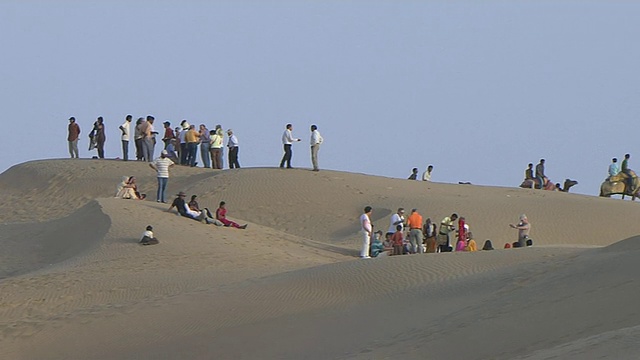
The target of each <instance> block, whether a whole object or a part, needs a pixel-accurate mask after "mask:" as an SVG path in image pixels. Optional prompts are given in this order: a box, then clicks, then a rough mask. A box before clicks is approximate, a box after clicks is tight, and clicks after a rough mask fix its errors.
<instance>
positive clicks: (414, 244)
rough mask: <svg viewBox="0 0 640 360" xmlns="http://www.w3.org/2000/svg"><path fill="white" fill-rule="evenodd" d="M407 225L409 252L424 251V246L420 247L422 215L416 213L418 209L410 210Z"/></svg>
mask: <svg viewBox="0 0 640 360" xmlns="http://www.w3.org/2000/svg"><path fill="white" fill-rule="evenodd" d="M407 227H408V228H409V242H410V243H411V253H412V254H415V253H418V254H422V253H424V248H423V247H422V238H423V235H422V215H420V213H418V209H413V210H411V215H409V218H408V219H407Z"/></svg>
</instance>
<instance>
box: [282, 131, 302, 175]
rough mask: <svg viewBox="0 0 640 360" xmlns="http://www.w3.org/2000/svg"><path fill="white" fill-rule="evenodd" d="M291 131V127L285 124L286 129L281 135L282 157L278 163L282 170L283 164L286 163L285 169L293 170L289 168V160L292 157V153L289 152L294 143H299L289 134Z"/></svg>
mask: <svg viewBox="0 0 640 360" xmlns="http://www.w3.org/2000/svg"><path fill="white" fill-rule="evenodd" d="M291 130H293V125H291V124H287V129H286V130H285V131H284V133H283V134H282V145H284V156H283V157H282V160H281V161H280V167H281V168H284V163H285V162H286V163H287V169H293V167H291V158H292V157H293V152H292V151H291V144H293V143H294V142H296V141H300V139H294V138H293V134H292V133H291Z"/></svg>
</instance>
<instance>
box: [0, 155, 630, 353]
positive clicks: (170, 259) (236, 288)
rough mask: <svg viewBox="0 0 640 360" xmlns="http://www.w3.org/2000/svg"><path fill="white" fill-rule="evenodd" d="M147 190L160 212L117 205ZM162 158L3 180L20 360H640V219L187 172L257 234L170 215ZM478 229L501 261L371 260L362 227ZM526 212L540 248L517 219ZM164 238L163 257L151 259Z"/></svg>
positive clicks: (340, 183)
mask: <svg viewBox="0 0 640 360" xmlns="http://www.w3.org/2000/svg"><path fill="white" fill-rule="evenodd" d="M124 175H135V176H136V177H137V178H138V184H139V187H140V189H141V190H142V192H145V193H147V194H148V195H149V198H148V199H147V200H145V201H133V200H121V199H115V198H113V196H114V194H115V191H116V186H117V184H118V182H119V180H120V178H121V177H122V176H124ZM155 188H156V180H155V172H154V171H153V170H152V169H150V168H149V167H148V165H147V164H146V163H141V162H134V161H131V162H123V161H116V160H103V161H100V160H75V161H74V160H48V161H33V162H28V163H25V164H20V165H16V166H14V167H12V168H10V169H9V170H7V171H6V172H4V173H3V174H1V175H0V189H1V191H2V194H3V195H4V201H3V202H2V203H1V204H0V207H1V208H0V246H1V247H2V252H0V329H2V330H0V343H1V344H2V346H0V358H2V359H302V358H304V359H328V358H331V359H425V358H426V359H463V358H464V359H514V358H517V359H548V358H559V359H590V358H611V359H626V358H629V359H633V358H635V357H634V356H636V355H637V354H638V353H640V346H638V345H637V341H635V340H634V339H636V338H637V335H638V333H639V330H638V329H639V328H640V316H639V315H638V314H637V312H636V311H635V302H636V299H637V298H638V296H639V295H640V290H638V286H637V284H636V279H635V278H636V274H637V273H638V271H639V270H640V265H638V264H639V263H638V261H637V259H638V256H640V223H638V222H637V221H636V219H637V218H638V217H639V215H640V205H639V204H638V203H632V202H630V201H621V200H617V199H604V198H597V197H590V196H583V195H576V194H569V193H560V192H548V191H541V190H530V189H520V188H498V187H486V186H473V185H471V186H470V185H454V184H440V183H425V182H418V181H408V180H399V179H390V178H383V177H375V176H368V175H362V174H352V173H345V172H335V171H320V172H317V173H316V172H311V171H308V170H305V169H294V170H281V169H277V168H275V169H274V168H249V169H238V170H224V171H219V170H216V171H213V170H210V169H201V168H187V167H175V168H173V169H172V172H171V179H170V181H169V193H170V194H172V195H173V194H175V193H177V192H178V191H185V192H186V193H187V194H189V195H191V194H197V195H198V201H199V203H200V205H201V206H206V207H209V208H211V209H215V208H216V207H217V204H218V202H219V201H221V200H224V201H226V202H227V207H228V209H229V214H228V216H229V217H230V218H232V219H235V220H237V221H238V222H241V223H248V224H249V227H248V229H247V230H237V229H232V228H220V227H215V226H213V225H204V224H201V223H198V222H195V221H192V220H188V219H185V218H182V217H179V216H176V215H175V214H173V213H168V212H165V211H164V210H166V209H167V208H168V204H159V203H156V202H155V201H154V200H155ZM365 205H371V206H372V207H373V208H374V211H373V216H372V217H373V220H374V225H375V226H376V228H379V229H382V230H383V231H386V229H387V228H388V225H389V217H390V215H391V214H392V213H393V212H395V210H396V209H397V208H398V207H404V208H406V209H411V208H418V209H419V211H420V213H421V214H422V215H423V216H424V218H425V219H426V218H427V217H431V218H432V219H433V220H434V221H435V222H439V221H440V220H441V219H442V218H443V217H444V216H447V215H450V214H451V213H453V212H456V213H458V214H461V215H462V216H465V218H466V219H467V222H468V223H469V224H470V226H471V230H472V232H473V233H474V235H475V238H476V240H477V241H478V243H479V244H480V246H481V245H482V243H483V242H484V240H485V239H491V240H492V241H493V244H494V247H496V248H500V249H499V250H496V251H490V252H486V251H481V252H477V253H448V254H427V255H410V256H394V257H386V258H380V259H371V260H360V259H358V258H357V254H358V249H359V245H360V236H359V235H358V230H359V225H358V216H359V215H360V214H361V211H362V208H363V207H364V206H365ZM521 213H526V214H527V215H528V217H529V219H530V220H531V222H532V224H533V228H532V232H531V237H532V238H533V239H534V242H535V246H534V247H531V248H525V249H510V250H501V248H502V246H503V245H504V243H506V242H512V241H515V239H516V237H517V234H516V231H515V230H513V229H511V228H509V226H508V224H509V223H513V222H516V221H517V219H518V215H520V214H521ZM149 224H151V225H153V227H154V232H155V234H156V236H157V237H158V238H159V240H160V242H161V243H160V244H159V245H156V246H148V247H143V246H140V245H138V244H137V241H138V240H139V237H140V235H141V233H142V231H143V230H144V228H145V226H146V225H149Z"/></svg>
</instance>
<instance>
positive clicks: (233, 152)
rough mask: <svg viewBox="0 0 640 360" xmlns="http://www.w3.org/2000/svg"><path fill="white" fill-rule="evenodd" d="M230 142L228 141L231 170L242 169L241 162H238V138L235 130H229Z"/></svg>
mask: <svg viewBox="0 0 640 360" xmlns="http://www.w3.org/2000/svg"><path fill="white" fill-rule="evenodd" d="M227 135H229V140H228V141H227V147H228V148H229V169H240V162H239V161H238V138H237V137H236V136H235V135H233V130H231V129H229V130H227Z"/></svg>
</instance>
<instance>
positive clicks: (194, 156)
mask: <svg viewBox="0 0 640 360" xmlns="http://www.w3.org/2000/svg"><path fill="white" fill-rule="evenodd" d="M132 121H133V116H132V115H127V116H126V117H125V120H124V122H123V123H122V124H121V125H120V126H119V127H118V129H119V130H120V139H121V142H122V160H124V161H128V160H129V142H130V141H131V138H132V134H131V131H132ZM154 123H155V118H154V117H153V116H152V115H148V116H147V117H146V118H145V117H140V118H138V120H136V122H135V124H133V125H134V126H133V140H134V144H135V150H136V160H138V161H146V162H153V161H154V159H155V157H154V152H155V148H156V144H157V143H158V142H159V141H158V139H161V140H162V150H163V151H166V154H165V157H166V158H168V159H170V160H171V161H172V162H173V163H174V164H179V165H185V166H191V167H195V166H196V165H198V150H199V152H200V160H201V161H202V166H203V167H205V168H212V169H222V168H224V162H223V153H224V148H225V147H226V149H227V151H228V167H229V169H239V168H240V161H239V159H238V151H239V143H238V138H237V137H236V135H235V134H234V132H233V130H232V129H227V130H226V145H225V131H224V130H223V129H222V125H216V126H215V128H214V129H213V130H209V129H208V128H207V126H206V125H205V124H200V126H199V127H198V128H197V129H196V126H195V125H191V124H189V122H188V121H187V120H182V121H181V122H180V126H177V127H175V128H172V127H171V122H170V121H165V122H163V123H162V125H163V129H162V138H160V134H161V132H160V131H157V130H156V127H155V126H154ZM292 130H293V125H292V124H287V125H286V126H285V131H284V133H283V134H282V144H283V147H284V155H283V156H282V160H281V161H280V168H285V165H286V168H288V169H291V168H293V167H292V166H291V160H292V158H293V150H292V145H293V143H295V142H299V141H301V139H299V138H295V137H293V133H292ZM79 138H80V126H79V125H78V123H77V122H76V119H75V117H70V118H69V126H68V135H67V142H68V145H69V155H70V156H71V158H72V159H73V158H78V157H79V152H78V140H79ZM89 139H90V141H89V151H91V150H93V149H96V150H97V151H98V155H97V156H95V157H94V158H99V159H104V157H105V154H104V145H105V142H106V139H107V138H106V132H105V124H104V119H103V118H102V116H100V117H98V118H97V120H96V121H95V122H94V124H93V128H92V130H91V132H90V133H89ZM323 141H324V139H323V138H322V136H321V135H320V132H319V131H318V126H317V125H311V138H310V146H311V165H312V167H313V169H312V170H313V171H320V168H319V166H318V152H319V151H320V145H321V144H322V142H323Z"/></svg>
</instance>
